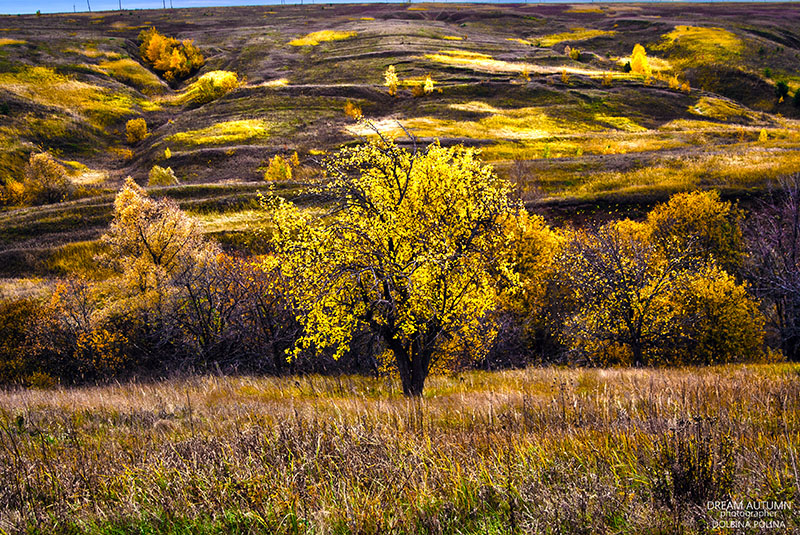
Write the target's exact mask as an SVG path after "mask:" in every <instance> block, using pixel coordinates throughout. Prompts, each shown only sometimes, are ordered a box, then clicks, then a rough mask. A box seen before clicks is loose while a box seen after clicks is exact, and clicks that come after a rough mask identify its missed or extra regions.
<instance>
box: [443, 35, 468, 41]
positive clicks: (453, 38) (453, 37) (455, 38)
mask: <svg viewBox="0 0 800 535" xmlns="http://www.w3.org/2000/svg"><path fill="white" fill-rule="evenodd" d="M442 39H444V40H445V41H463V40H464V38H463V37H460V36H458V35H443V36H442Z"/></svg>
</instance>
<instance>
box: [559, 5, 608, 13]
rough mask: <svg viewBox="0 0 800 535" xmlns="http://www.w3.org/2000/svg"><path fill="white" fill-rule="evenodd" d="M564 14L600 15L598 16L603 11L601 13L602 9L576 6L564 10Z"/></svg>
mask: <svg viewBox="0 0 800 535" xmlns="http://www.w3.org/2000/svg"><path fill="white" fill-rule="evenodd" d="M564 13H600V14H603V13H605V11H603V8H599V7H583V6H581V7H576V6H572V7H571V8H569V9H568V10H566V11H565V12H564Z"/></svg>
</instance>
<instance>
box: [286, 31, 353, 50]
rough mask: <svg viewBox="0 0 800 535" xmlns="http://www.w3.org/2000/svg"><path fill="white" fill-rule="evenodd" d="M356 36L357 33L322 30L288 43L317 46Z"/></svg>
mask: <svg viewBox="0 0 800 535" xmlns="http://www.w3.org/2000/svg"><path fill="white" fill-rule="evenodd" d="M356 35H358V33H357V32H337V31H333V30H322V31H319V32H312V33H309V34H308V35H306V36H304V37H300V38H298V39H294V40H292V41H289V44H290V45H292V46H317V45H318V44H320V43H325V42H328V41H343V40H345V39H350V38H352V37H355V36H356Z"/></svg>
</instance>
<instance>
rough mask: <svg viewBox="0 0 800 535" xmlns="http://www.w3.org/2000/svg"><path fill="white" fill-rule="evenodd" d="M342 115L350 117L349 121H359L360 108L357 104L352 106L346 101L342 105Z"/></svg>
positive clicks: (360, 115)
mask: <svg viewBox="0 0 800 535" xmlns="http://www.w3.org/2000/svg"><path fill="white" fill-rule="evenodd" d="M344 114H345V115H347V116H348V117H350V118H351V119H356V120H358V119H361V117H362V116H363V113H362V112H361V106H359V105H358V104H354V103H353V102H351V101H349V100H348V101H347V103H346V104H345V105H344Z"/></svg>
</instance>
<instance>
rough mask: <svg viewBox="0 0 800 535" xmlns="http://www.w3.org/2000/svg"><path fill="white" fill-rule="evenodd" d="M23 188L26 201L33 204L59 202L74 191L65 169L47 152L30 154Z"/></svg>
mask: <svg viewBox="0 0 800 535" xmlns="http://www.w3.org/2000/svg"><path fill="white" fill-rule="evenodd" d="M23 186H24V189H25V199H26V201H29V202H31V203H33V204H50V203H54V202H61V201H63V200H66V199H68V198H69V197H70V195H71V194H72V193H73V191H74V187H73V185H72V182H71V181H70V180H69V178H68V177H67V169H66V168H65V167H64V166H63V165H61V164H60V163H58V162H57V161H56V160H55V159H54V158H53V157H52V156H51V155H50V153H48V152H40V153H38V154H31V156H30V159H29V161H28V166H27V167H26V168H25V181H24V182H23Z"/></svg>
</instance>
